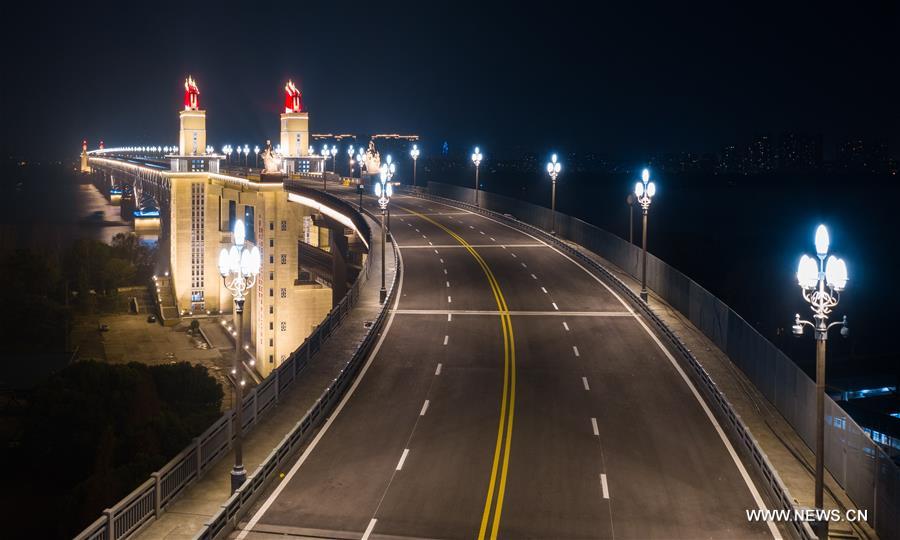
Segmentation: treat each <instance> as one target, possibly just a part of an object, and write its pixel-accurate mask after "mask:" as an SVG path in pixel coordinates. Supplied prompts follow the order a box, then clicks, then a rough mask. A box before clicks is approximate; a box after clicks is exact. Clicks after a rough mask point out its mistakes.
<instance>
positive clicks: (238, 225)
mask: <svg viewBox="0 0 900 540" xmlns="http://www.w3.org/2000/svg"><path fill="white" fill-rule="evenodd" d="M246 239H247V229H246V227H244V221H243V220H241V219H238V220H236V221H235V222H234V244H235V245H237V246H242V245H244V240H246Z"/></svg>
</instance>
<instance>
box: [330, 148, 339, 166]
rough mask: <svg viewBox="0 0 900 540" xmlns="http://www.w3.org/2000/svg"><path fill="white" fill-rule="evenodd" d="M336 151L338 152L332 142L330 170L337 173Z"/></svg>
mask: <svg viewBox="0 0 900 540" xmlns="http://www.w3.org/2000/svg"><path fill="white" fill-rule="evenodd" d="M337 153H338V152H337V146H335V145H333V144H332V145H331V172H333V173H337V166H336V165H337V164H336V160H337Z"/></svg>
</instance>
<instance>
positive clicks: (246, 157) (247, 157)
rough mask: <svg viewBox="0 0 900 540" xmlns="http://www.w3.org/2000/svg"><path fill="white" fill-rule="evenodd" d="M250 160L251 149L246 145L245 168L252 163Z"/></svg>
mask: <svg viewBox="0 0 900 540" xmlns="http://www.w3.org/2000/svg"><path fill="white" fill-rule="evenodd" d="M249 159H250V147H249V146H247V145H246V144H245V145H244V167H249V166H250V163H248V161H249Z"/></svg>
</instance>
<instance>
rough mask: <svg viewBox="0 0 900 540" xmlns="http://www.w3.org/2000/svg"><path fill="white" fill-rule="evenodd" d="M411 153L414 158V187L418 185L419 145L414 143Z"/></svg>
mask: <svg viewBox="0 0 900 540" xmlns="http://www.w3.org/2000/svg"><path fill="white" fill-rule="evenodd" d="M409 155H410V156H411V157H412V158H413V187H416V161H418V159H419V145H418V144H414V145H413V147H412V150H410V151H409Z"/></svg>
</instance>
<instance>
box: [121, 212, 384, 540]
mask: <svg viewBox="0 0 900 540" xmlns="http://www.w3.org/2000/svg"><path fill="white" fill-rule="evenodd" d="M372 227H373V233H374V234H376V235H378V234H380V229H378V227H377V225H376V224H375V223H374V222H373V223H372ZM370 256H371V257H372V259H371V261H372V262H371V264H372V266H371V270H370V275H369V279H368V280H367V281H366V282H365V283H364V284H363V287H362V290H361V296H360V301H359V303H358V304H357V305H356V307H355V308H354V309H353V310H352V311H351V312H350V315H348V316H347V318H346V319H345V320H344V322H343V324H342V325H341V327H340V328H339V329H338V331H337V332H335V333H334V334H332V335H331V337H329V339H328V340H327V341H326V342H325V343H324V344H323V346H322V349H321V350H320V351H319V353H318V354H317V355H315V356H314V357H313V359H312V361H311V363H310V366H309V367H308V368H307V369H306V370H305V371H304V372H303V373H302V374H301V375H300V377H298V379H297V380H296V382H295V383H294V385H293V386H292V387H291V389H290V390H288V391H287V392H285V393H284V394H282V396H281V399H280V401H279V404H278V406H277V407H276V408H275V409H273V410H272V412H271V414H269V415H268V416H266V417H264V418H263V419H262V420H261V421H260V423H259V424H258V425H257V426H256V427H254V428H253V430H252V431H250V432H249V433H248V434H247V435H246V437H245V439H244V466H245V468H246V469H247V471H248V474H252V472H253V471H254V470H256V468H257V467H258V466H259V464H260V463H262V461H263V460H264V459H265V458H266V457H267V456H268V455H269V453H270V452H271V451H272V449H274V448H275V447H276V446H277V445H278V443H279V442H280V441H281V439H282V438H283V437H284V436H285V435H286V434H287V433H288V432H289V431H290V430H291V429H293V428H294V426H295V424H296V423H297V421H298V420H300V419H301V418H302V417H303V415H304V414H305V413H306V411H307V410H308V409H309V407H311V406H312V405H313V403H315V401H316V399H318V397H319V396H320V395H321V393H322V391H323V390H324V389H325V388H326V387H327V386H328V384H329V383H330V381H331V380H333V379H334V377H335V376H336V375H337V374H338V373H340V371H341V370H342V369H343V368H344V366H345V365H346V363H347V361H349V360H350V358H351V357H352V354H353V351H354V350H355V349H356V346H357V345H358V344H359V342H360V341H361V340H362V339H363V337H364V335H365V333H366V332H367V325H366V323H367V322H368V321H372V320H374V319H375V317H376V316H377V314H378V312H379V310H380V309H381V304H380V303H379V302H378V290H379V288H380V285H381V283H380V279H379V277H380V276H379V275H378V273H377V272H378V270H379V269H380V264H381V246H380V245H379V244H378V243H377V242H376V243H375V244H374V245H373V246H372V253H371V255H370ZM386 262H387V280H388V283H390V282H391V281H392V280H393V275H394V261H393V257H390V256H389V258H388V260H387V261H386ZM211 339H212V341H214V342H218V341H219V338H216V337H212V338H211ZM233 460H234V455H233V454H232V453H231V452H229V453H228V454H226V455H225V456H224V457H222V458H221V459H220V460H219V461H218V462H217V463H216V464H215V465H214V466H213V467H212V469H210V470H209V471H207V472H206V473H205V474H204V476H203V477H202V478H201V479H200V480H199V481H197V482H195V483H194V484H191V485H190V486H188V487H187V488H186V489H185V490H184V493H183V495H181V496H180V497H179V498H178V499H176V500H175V501H174V502H173V503H172V504H170V505H169V506H168V508H166V511H165V512H164V513H163V514H162V517H161V518H160V519H158V520H156V521H154V522H152V523H151V524H150V525H149V526H148V527H147V528H145V529H144V530H143V531H141V534H140V535H138V537H139V538H142V539H166V540H187V539H192V538H194V536H195V535H196V534H197V533H198V532H199V531H200V529H201V528H202V527H203V524H204V523H206V522H207V521H208V520H209V519H210V518H212V516H214V515H215V514H216V513H217V512H218V511H219V509H220V508H221V505H222V504H223V503H224V502H225V501H227V500H228V497H229V496H230V495H231V493H230V472H231V466H232V463H233V462H234V461H233Z"/></svg>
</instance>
